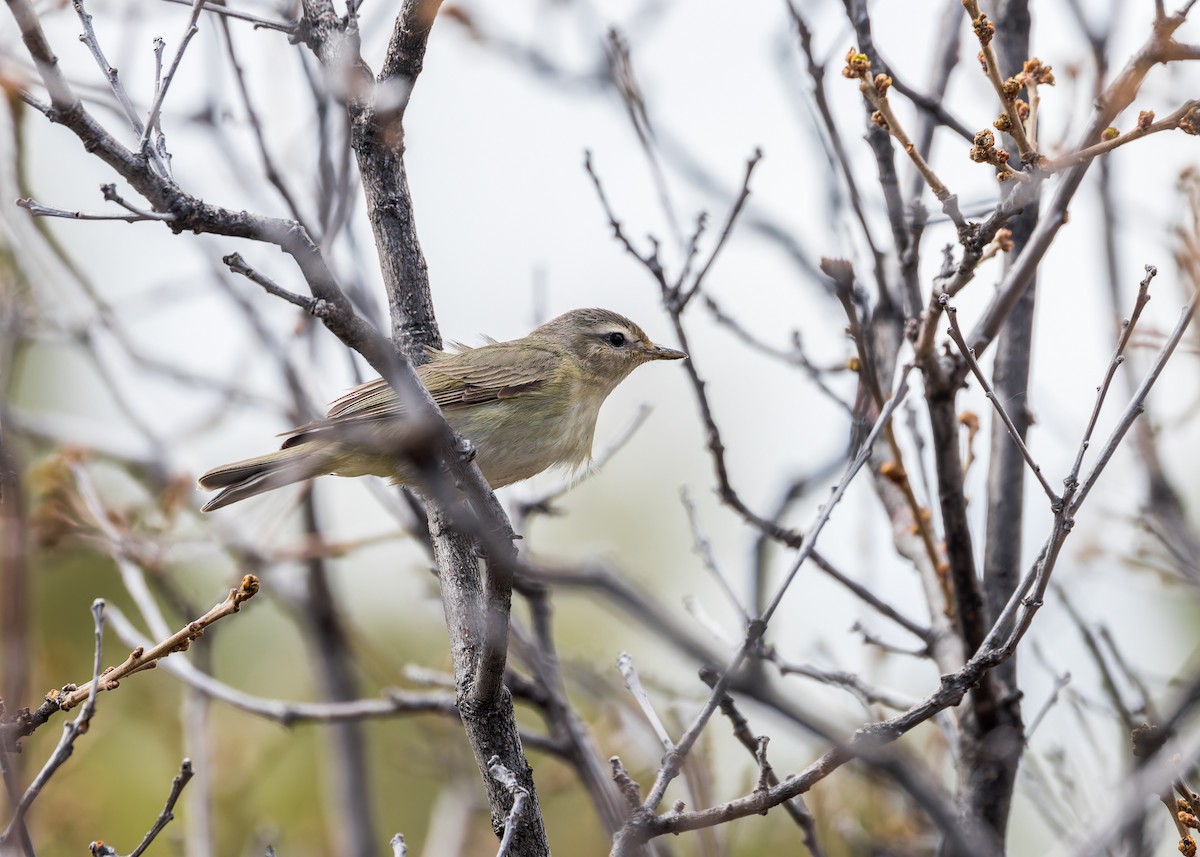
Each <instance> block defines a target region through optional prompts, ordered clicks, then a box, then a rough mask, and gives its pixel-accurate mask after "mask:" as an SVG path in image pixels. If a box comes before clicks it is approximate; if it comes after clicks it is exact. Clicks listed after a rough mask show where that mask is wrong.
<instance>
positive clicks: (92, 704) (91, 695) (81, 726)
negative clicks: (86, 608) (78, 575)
mask: <svg viewBox="0 0 1200 857" xmlns="http://www.w3.org/2000/svg"><path fill="white" fill-rule="evenodd" d="M92 625H93V629H94V632H95V653H94V655H93V658H92V680H91V681H90V682H88V683H87V684H86V685H84V687H83V688H80V691H82V693H83V695H82V697H81V699H82V700H84V706H83V707H82V708H81V709H80V710H79V714H78V715H77V716H76V717H75V719H74V720H71V721H69V722H67V723H64V724H63V734H62V737H61V738H60V739H59V741H58V746H57V747H55V748H54V752H53V753H51V754H50V758H48V759H47V760H46V764H45V765H43V766H42V769H41V770H40V771H39V772H38V774H37V776H36V777H34V778H33V782H31V783H30V784H29V787H28V788H27V789H26V790H25V793H24V794H23V795H22V796H21V800H20V802H19V803H18V804H17V806H16V809H14V810H13V815H12V818H11V819H10V820H9V822H8V826H7V827H6V828H5V830H4V833H3V834H0V848H2V847H3V846H4V844H5V843H6V842H8V841H9V839H10V838H11V837H12V835H13V833H14V832H16V831H19V830H21V829H22V826H23V824H24V820H25V814H26V813H27V812H29V807H30V806H32V805H33V802H34V801H35V800H37V798H38V795H40V794H41V792H42V789H44V788H45V787H46V783H47V782H49V781H50V778H51V777H52V776H54V773H55V771H57V770H58V769H59V768H60V767H62V765H63V764H64V763H65V762H66V761H67V759H69V758H70V757H71V753H73V752H74V750H75V741H76V740H77V739H78V738H79V736H80V735H82V734H84V733H85V732H87V731H88V726H89V725H90V724H91V722H92V716H93V715H94V714H95V713H96V694H97V693H98V692H99V686H100V681H99V679H100V665H101V663H102V657H103V652H104V600H103V599H101V598H97V599H96V600H95V601H93V602H92Z"/></svg>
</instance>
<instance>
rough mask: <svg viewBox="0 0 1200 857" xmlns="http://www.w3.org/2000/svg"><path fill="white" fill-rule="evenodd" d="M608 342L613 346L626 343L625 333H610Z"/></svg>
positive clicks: (616, 346)
mask: <svg viewBox="0 0 1200 857" xmlns="http://www.w3.org/2000/svg"><path fill="white" fill-rule="evenodd" d="M608 344H609V345H611V346H612V347H613V348H620V347H622V346H623V345H624V344H625V334H623V333H617V332H614V333H610V334H609V335H608Z"/></svg>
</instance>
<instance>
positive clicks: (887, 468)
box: [879, 461, 908, 482]
mask: <svg viewBox="0 0 1200 857" xmlns="http://www.w3.org/2000/svg"><path fill="white" fill-rule="evenodd" d="M879 475H880V476H882V477H883V478H884V479H890V480H891V481H892V482H903V481H904V480H905V479H906V478H907V477H908V474H906V473H905V472H904V468H903V467H901V466H900V465H899V464H897V463H896V462H894V461H885V462H884V463H883V464H881V465H880V466H879Z"/></svg>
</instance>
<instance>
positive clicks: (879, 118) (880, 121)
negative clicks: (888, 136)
mask: <svg viewBox="0 0 1200 857" xmlns="http://www.w3.org/2000/svg"><path fill="white" fill-rule="evenodd" d="M871 122H872V123H873V124H875V125H878V126H879V127H880V128H886V127H887V126H888V124H887V120H886V119H884V118H883V114H882V113H880V112H879V111H878V110H876V111H875V112H873V113H872V114H871Z"/></svg>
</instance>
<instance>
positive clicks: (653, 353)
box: [646, 345, 687, 360]
mask: <svg viewBox="0 0 1200 857" xmlns="http://www.w3.org/2000/svg"><path fill="white" fill-rule="evenodd" d="M646 356H647V357H649V358H650V359H651V360H684V359H686V358H687V355H686V354H684V353H683V352H682V351H676V350H675V349H674V348H664V347H663V346H661V345H651V346H650V347H649V348H647V349H646Z"/></svg>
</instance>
